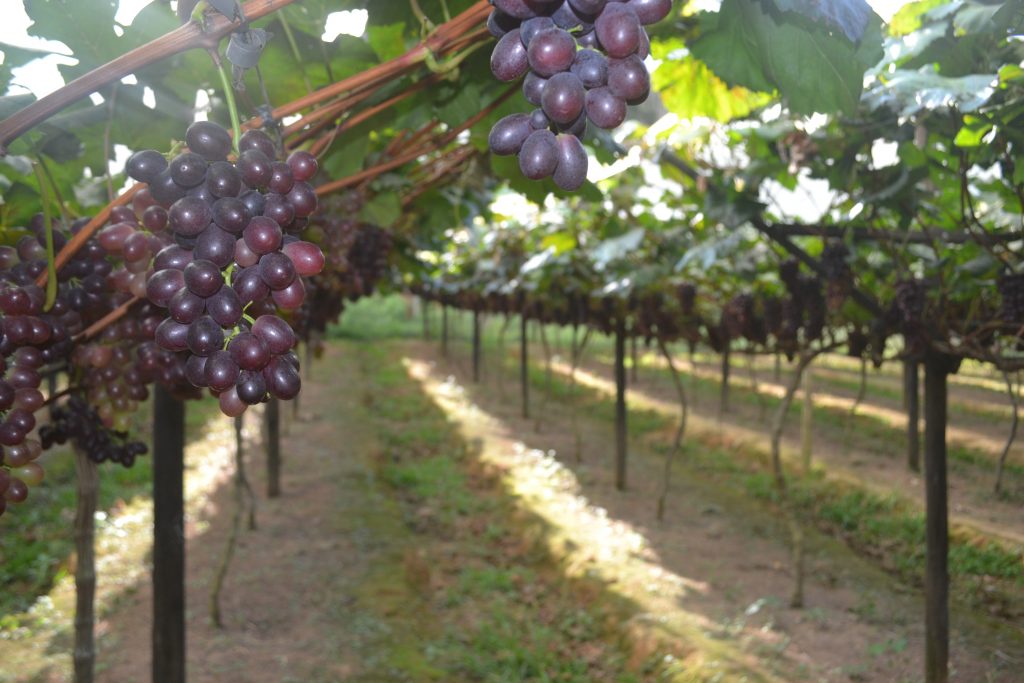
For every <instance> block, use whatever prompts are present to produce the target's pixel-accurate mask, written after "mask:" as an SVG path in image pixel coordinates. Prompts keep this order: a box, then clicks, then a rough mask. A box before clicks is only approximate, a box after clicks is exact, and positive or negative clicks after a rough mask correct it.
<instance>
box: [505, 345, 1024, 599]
mask: <svg viewBox="0 0 1024 683" xmlns="http://www.w3.org/2000/svg"><path fill="white" fill-rule="evenodd" d="M534 362H535V363H540V362H541V361H538V360H535V361H534ZM511 367H512V365H511V364H509V368H511ZM506 372H507V373H508V376H511V370H510V369H506ZM666 372H667V371H666ZM529 378H530V383H531V385H532V387H534V388H535V391H537V393H538V394H539V393H540V392H541V391H543V387H544V386H545V383H546V381H547V380H546V376H545V373H544V371H543V368H542V367H538V366H537V365H536V364H535V365H534V366H533V367H531V369H530V372H529ZM688 379H689V378H688ZM696 383H697V384H698V386H701V388H702V390H703V391H710V389H712V388H714V390H715V391H716V392H717V384H716V383H713V382H711V381H709V380H702V379H699V378H698V379H696ZM551 390H552V396H553V398H554V399H556V400H559V401H562V400H567V399H568V397H569V395H570V385H569V382H568V380H567V379H565V378H563V377H561V376H558V375H554V376H553V377H552V379H551ZM576 391H577V392H578V396H579V397H580V398H579V401H580V402H579V412H580V415H587V416H590V417H592V418H595V419H598V420H601V421H606V422H608V421H612V420H613V419H614V401H613V399H612V398H611V397H608V396H606V395H605V394H603V393H601V392H599V391H598V390H596V389H593V388H590V387H585V386H580V385H577V388H576ZM734 397H735V398H737V399H739V400H743V401H745V402H749V403H751V404H755V405H756V402H757V399H756V397H754V396H753V395H751V394H749V393H747V394H744V393H740V392H735V393H734ZM533 400H534V401H535V405H537V404H536V401H539V400H541V399H540V398H539V397H538V398H535V399H533ZM764 400H765V401H766V402H768V403H769V405H770V406H772V407H774V406H775V405H777V404H778V403H779V401H780V400H779V399H776V398H774V397H765V399H764ZM819 413H820V418H819ZM843 418H844V416H843V415H842V414H836V413H835V411H829V410H823V409H819V410H816V413H815V419H816V420H818V419H820V420H821V421H823V422H826V423H829V424H831V425H832V426H836V425H837V424H841V422H842V419H843ZM674 424H675V422H674V420H672V419H671V418H669V417H668V416H665V415H663V414H660V413H656V412H654V411H650V410H637V409H633V408H630V409H629V430H630V435H631V437H633V439H635V440H640V439H642V438H643V437H644V436H645V435H648V434H658V438H659V440H658V441H657V442H655V443H652V444H651V445H652V446H653V448H654V450H655V451H657V452H661V453H664V452H666V450H667V448H668V445H669V444H668V442H667V441H666V439H667V438H670V436H666V437H664V438H662V437H661V435H662V434H664V435H671V434H672V432H673V426H674ZM863 425H864V427H865V428H866V429H862V428H861V427H860V426H858V428H857V434H858V438H862V437H863V435H864V433H865V431H867V432H868V433H870V434H871V437H872V438H874V439H879V440H881V439H883V438H886V435H887V438H888V441H889V443H891V442H892V439H893V435H892V434H891V431H892V430H890V429H889V428H888V427H885V426H884V425H881V424H879V422H878V421H877V420H873V419H867V420H864V423H863ZM647 441H648V443H650V441H651V440H650V439H648V440H647ZM965 451H966V452H967V453H970V451H969V449H951V457H952V458H956V457H957V455H956V453H957V452H959V453H963V452H965ZM961 457H964V456H961ZM683 460H685V461H686V462H688V463H689V464H690V469H691V471H693V472H695V473H696V474H697V476H709V477H712V478H714V481H715V484H716V485H719V486H729V487H734V488H735V487H742V491H743V492H745V493H746V494H747V495H749V496H751V497H753V498H755V499H757V500H760V501H762V502H763V503H764V504H766V505H768V506H771V507H774V506H775V505H776V503H777V493H776V490H775V485H774V482H773V479H772V476H771V473H770V471H769V463H768V460H767V455H766V453H765V452H763V451H761V450H758V449H756V448H754V447H748V446H740V447H736V446H731V447H730V448H729V450H728V451H726V450H724V449H723V448H721V447H720V446H719V445H717V444H716V443H715V442H714V441H713V440H710V439H701V438H700V437H692V436H691V437H690V439H689V440H688V441H687V443H686V444H685V446H684V456H683V458H681V461H683ZM790 484H791V487H790V490H791V495H792V497H793V499H794V500H795V501H796V502H797V504H798V509H799V513H800V515H801V518H802V521H803V522H804V523H805V524H807V525H809V526H815V527H817V528H818V529H820V530H822V531H825V532H827V533H829V534H832V535H834V536H837V537H839V538H841V539H843V540H844V541H845V542H846V543H847V544H848V545H849V546H850V547H852V548H853V549H854V550H856V551H857V552H859V553H860V554H862V555H866V556H869V557H871V558H873V559H875V560H876V561H878V562H879V563H880V564H881V565H882V566H883V567H884V568H885V569H886V570H888V571H890V572H892V573H894V574H896V575H897V576H899V577H900V579H901V580H903V581H904V582H905V583H907V584H909V585H913V586H920V585H921V584H922V580H923V575H924V539H925V530H924V516H923V514H922V513H921V511H920V509H919V508H918V507H916V506H915V505H913V504H912V503H910V502H909V501H905V500H903V499H898V498H896V497H890V496H882V495H879V494H876V493H873V492H870V491H867V490H865V489H863V488H861V487H858V486H856V485H854V484H851V483H847V482H839V481H835V480H830V479H827V478H826V477H825V476H824V473H823V472H822V471H821V470H816V471H815V472H814V473H812V474H811V475H810V476H807V477H803V478H799V477H793V476H791V477H790ZM949 571H950V576H951V580H952V583H953V586H954V590H958V591H959V593H960V595H962V596H963V597H964V598H966V599H967V600H968V601H969V602H970V603H972V604H975V605H985V606H990V607H993V606H994V607H995V608H998V609H999V610H1002V611H1007V610H1008V611H1009V613H1010V614H1017V613H1018V612H1020V613H1024V602H1022V601H1021V594H1022V593H1021V591H1022V589H1024V555H1022V550H1021V549H1015V550H1010V549H1007V548H1006V547H1004V546H1002V545H1000V544H998V543H995V542H991V541H988V540H986V539H984V538H980V537H977V536H973V535H969V534H967V533H965V532H957V531H954V532H953V533H952V534H951V538H950V552H949Z"/></svg>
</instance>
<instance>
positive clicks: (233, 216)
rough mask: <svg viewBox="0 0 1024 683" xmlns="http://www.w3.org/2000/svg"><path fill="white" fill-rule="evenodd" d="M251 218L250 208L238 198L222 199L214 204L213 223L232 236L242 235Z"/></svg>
mask: <svg viewBox="0 0 1024 683" xmlns="http://www.w3.org/2000/svg"><path fill="white" fill-rule="evenodd" d="M249 218H250V214H249V208H248V207H247V206H246V204H245V202H244V201H242V200H241V199H238V198H237V197H221V198H220V199H218V200H217V201H215V202H214V203H213V222H214V223H216V224H217V225H219V226H220V227H221V228H222V229H224V230H227V231H228V232H230V233H231V234H232V235H239V234H241V232H242V230H243V229H245V226H246V225H248V224H249Z"/></svg>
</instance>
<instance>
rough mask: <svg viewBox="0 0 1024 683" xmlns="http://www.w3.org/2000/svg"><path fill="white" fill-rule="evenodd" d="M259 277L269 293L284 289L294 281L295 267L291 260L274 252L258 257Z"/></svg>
mask: <svg viewBox="0 0 1024 683" xmlns="http://www.w3.org/2000/svg"><path fill="white" fill-rule="evenodd" d="M259 269H260V277H261V278H262V279H263V281H264V282H265V283H267V286H268V287H270V289H271V291H273V290H276V289H284V288H285V287H287V286H288V285H290V284H291V283H292V282H294V281H295V276H296V274H295V266H294V265H292V261H291V259H289V258H288V257H287V256H285V255H284V254H282V253H281V252H278V251H275V252H271V253H269V254H264V255H263V256H261V257H260V264H259Z"/></svg>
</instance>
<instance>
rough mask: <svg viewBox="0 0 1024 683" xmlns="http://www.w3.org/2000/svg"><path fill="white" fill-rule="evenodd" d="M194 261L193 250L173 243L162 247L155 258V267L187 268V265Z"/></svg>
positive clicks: (158, 268) (160, 268)
mask: <svg viewBox="0 0 1024 683" xmlns="http://www.w3.org/2000/svg"><path fill="white" fill-rule="evenodd" d="M191 262H192V252H191V251H189V250H188V249H182V248H181V247H179V246H177V245H175V244H172V245H171V246H169V247H164V248H163V249H161V250H160V251H159V252H158V253H157V255H156V258H155V259H153V268H155V269H156V270H163V269H164V268H173V269H174V270H185V266H187V265H188V264H189V263H191Z"/></svg>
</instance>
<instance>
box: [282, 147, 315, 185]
mask: <svg viewBox="0 0 1024 683" xmlns="http://www.w3.org/2000/svg"><path fill="white" fill-rule="evenodd" d="M288 166H289V167H290V168H291V169H292V176H293V177H294V178H295V181H296V182H308V181H310V180H312V179H313V176H315V175H316V172H317V170H319V168H320V164H319V162H317V160H316V157H315V156H313V155H312V154H310V153H309V152H306V151H304V150H301V149H299V150H296V151H294V152H292V153H291V154H290V155H288Z"/></svg>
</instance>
